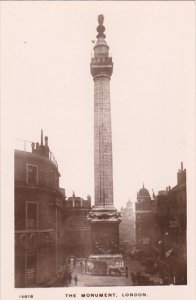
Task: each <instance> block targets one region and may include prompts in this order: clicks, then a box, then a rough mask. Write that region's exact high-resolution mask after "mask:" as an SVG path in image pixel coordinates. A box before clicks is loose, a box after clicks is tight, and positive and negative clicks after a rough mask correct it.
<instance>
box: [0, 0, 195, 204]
mask: <svg viewBox="0 0 196 300" xmlns="http://www.w3.org/2000/svg"><path fill="white" fill-rule="evenodd" d="M193 6H194V2H191V1H188V2H184V1H179V2H178V1H174V2H167V1H166V2H163V1H160V2H159V1H158V2H155V1H153V2H151V3H150V5H149V2H148V1H147V2H135V1H133V2H102V3H101V8H100V3H98V2H88V1H87V2H85V1H82V2H62V1H61V2H56V1H55V2H49V1H46V2H45V1H43V2H42V1H36V2H31V1H27V2H24V1H21V2H18V1H17V2H4V3H1V23H2V26H1V41H2V45H1V60H2V62H1V81H2V84H1V85H2V90H1V97H2V132H3V133H2V135H3V138H4V142H5V144H6V143H7V141H8V140H9V141H13V148H17V149H23V143H22V142H21V141H19V140H18V139H22V140H28V141H34V142H37V141H38V142H39V141H40V132H41V129H43V131H44V135H47V136H48V138H49V146H50V149H51V151H52V152H53V154H54V156H55V158H56V160H57V162H58V166H59V171H60V173H61V178H60V186H61V187H62V188H65V190H66V195H67V196H68V197H69V196H71V195H72V192H73V190H74V191H75V194H76V196H80V197H83V198H84V199H86V196H87V195H88V194H90V195H91V196H92V202H93V203H94V170H93V166H94V163H93V151H94V149H93V112H94V110H93V101H94V95H93V93H94V90H93V79H92V76H91V74H90V60H91V55H92V50H93V43H92V40H95V39H96V34H97V32H96V27H97V24H98V23H97V16H98V14H104V16H105V20H104V25H105V27H106V31H105V33H106V40H107V43H108V45H109V47H110V54H111V55H112V58H113V62H114V70H113V75H112V77H111V82H110V86H111V113H112V142H113V184H114V204H115V206H116V207H117V208H120V207H121V206H125V205H126V202H127V201H128V200H129V199H130V200H131V201H132V202H133V203H134V202H135V201H136V195H137V192H138V191H139V189H140V188H142V186H143V183H144V186H145V187H146V188H147V189H148V190H149V192H150V194H152V189H153V190H154V192H155V194H157V192H158V191H159V190H164V189H165V188H166V187H167V186H169V185H170V186H175V185H176V173H177V171H178V169H179V168H180V163H181V161H183V163H184V167H185V168H187V172H188V170H189V166H190V164H191V163H190V161H189V156H190V155H189V154H190V145H191V143H192V140H191V139H192V137H193V136H192V135H191V132H192V131H193V121H192V120H193V119H194V118H195V107H194V64H193V57H194V36H195V33H194V28H195V24H194V9H193ZM7 144H9V143H7ZM11 144H12V142H11ZM9 145H10V144H9ZM5 147H6V146H5ZM9 151H10V149H9Z"/></svg>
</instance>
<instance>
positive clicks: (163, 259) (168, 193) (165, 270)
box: [156, 163, 187, 284]
mask: <svg viewBox="0 0 196 300" xmlns="http://www.w3.org/2000/svg"><path fill="white" fill-rule="evenodd" d="M156 202H157V222H158V226H159V229H160V238H159V241H158V246H159V247H158V250H159V251H158V257H159V265H160V269H161V274H160V275H161V276H162V277H163V279H164V278H165V277H166V278H167V280H168V282H169V283H173V284H186V283H187V254H186V251H187V240H186V239H187V234H186V231H187V194H186V169H184V168H183V164H182V163H181V169H179V170H178V173H177V184H176V186H174V187H173V188H171V187H168V188H167V189H166V190H165V191H160V192H159V193H158V195H157V197H156Z"/></svg>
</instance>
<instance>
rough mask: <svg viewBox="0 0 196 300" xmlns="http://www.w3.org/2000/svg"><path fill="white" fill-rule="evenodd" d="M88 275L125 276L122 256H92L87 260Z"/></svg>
mask: <svg viewBox="0 0 196 300" xmlns="http://www.w3.org/2000/svg"><path fill="white" fill-rule="evenodd" d="M86 273H87V274H90V275H96V276H98V275H100V276H107V275H108V276H121V275H125V265H124V260H123V256H122V254H91V255H89V257H88V260H87V268H86Z"/></svg>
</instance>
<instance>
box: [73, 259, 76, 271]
mask: <svg viewBox="0 0 196 300" xmlns="http://www.w3.org/2000/svg"><path fill="white" fill-rule="evenodd" d="M73 264H74V269H75V266H76V259H75V258H74V261H73Z"/></svg>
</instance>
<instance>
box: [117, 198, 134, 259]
mask: <svg viewBox="0 0 196 300" xmlns="http://www.w3.org/2000/svg"><path fill="white" fill-rule="evenodd" d="M121 216H122V219H121V223H120V226H119V235H120V249H121V250H122V252H123V253H125V254H126V253H129V252H130V250H131V249H132V248H133V247H134V246H135V214H134V211H133V205H132V202H131V201H130V200H129V201H128V202H127V203H126V207H125V208H123V207H122V208H121Z"/></svg>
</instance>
